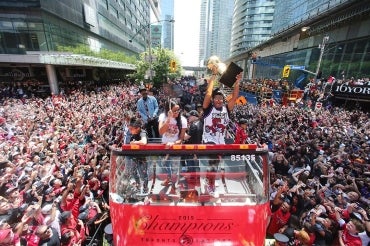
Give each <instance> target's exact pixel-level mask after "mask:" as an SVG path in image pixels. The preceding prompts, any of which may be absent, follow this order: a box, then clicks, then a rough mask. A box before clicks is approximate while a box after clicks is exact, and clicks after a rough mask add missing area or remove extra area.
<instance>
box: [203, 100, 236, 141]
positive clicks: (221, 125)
mask: <svg viewBox="0 0 370 246" xmlns="http://www.w3.org/2000/svg"><path fill="white" fill-rule="evenodd" d="M229 121H230V119H229V112H228V110H227V108H226V106H222V109H221V110H218V109H216V108H215V107H213V105H210V107H208V108H207V109H206V110H204V124H203V125H204V126H203V138H202V140H203V143H214V144H225V136H226V127H227V125H228V124H229Z"/></svg>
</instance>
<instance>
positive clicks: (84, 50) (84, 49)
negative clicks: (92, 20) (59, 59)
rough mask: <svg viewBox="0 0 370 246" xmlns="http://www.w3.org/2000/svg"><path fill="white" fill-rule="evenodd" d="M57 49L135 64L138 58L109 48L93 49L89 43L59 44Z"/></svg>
mask: <svg viewBox="0 0 370 246" xmlns="http://www.w3.org/2000/svg"><path fill="white" fill-rule="evenodd" d="M57 51H60V52H70V53H73V54H81V55H86V56H92V57H98V58H102V59H106V60H112V61H118V62H124V63H129V64H135V63H136V61H137V58H136V57H135V56H127V55H126V54H124V53H123V52H118V51H116V52H115V51H112V50H107V49H101V50H100V51H99V52H95V51H92V50H91V49H90V48H89V47H88V46H87V45H78V46H74V47H72V46H58V47H57Z"/></svg>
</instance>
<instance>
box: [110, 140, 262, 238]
mask: <svg viewBox="0 0 370 246" xmlns="http://www.w3.org/2000/svg"><path fill="white" fill-rule="evenodd" d="M268 182H269V175H268V166H267V152H266V151H265V150H258V149H257V148H256V145H234V144H232V145H174V146H172V147H170V148H167V147H166V146H165V145H163V144H147V145H124V146H123V147H122V149H120V150H113V151H112V156H111V176H110V204H111V213H112V214H111V217H112V224H113V230H114V232H115V233H114V237H115V242H116V243H117V245H131V244H133V243H135V245H217V243H219V242H223V243H227V244H222V245H263V242H264V236H265V232H266V226H267V225H266V223H267V222H266V223H263V222H264V221H266V220H267V216H268V202H269V198H268V194H269V192H268ZM208 227H209V228H208ZM207 228H208V229H210V231H209V230H208V229H207ZM251 228H253V230H256V231H254V232H253V234H251V233H249V232H248V230H249V231H250V230H251ZM122 240H124V242H125V243H122ZM189 240H190V241H191V242H192V244H185V243H184V242H187V243H189ZM202 240H203V241H202ZM204 240H205V241H204ZM201 242H204V244H203V243H201ZM246 242H250V243H253V244H246Z"/></svg>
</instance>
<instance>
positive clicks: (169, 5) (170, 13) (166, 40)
mask: <svg viewBox="0 0 370 246" xmlns="http://www.w3.org/2000/svg"><path fill="white" fill-rule="evenodd" d="M160 11H161V20H166V21H163V22H162V44H163V45H162V47H163V48H166V49H170V50H173V48H174V36H173V35H174V29H173V28H174V26H173V25H174V22H173V21H169V20H174V19H175V18H174V11H175V10H174V0H161V2H160Z"/></svg>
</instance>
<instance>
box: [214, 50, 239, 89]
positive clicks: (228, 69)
mask: <svg viewBox="0 0 370 246" xmlns="http://www.w3.org/2000/svg"><path fill="white" fill-rule="evenodd" d="M207 68H208V69H210V70H211V71H212V74H213V75H217V76H218V77H219V79H218V81H219V82H220V83H222V84H224V85H226V86H227V87H230V88H231V87H233V85H234V83H235V82H236V76H237V75H238V74H239V73H241V72H242V71H243V69H242V68H241V67H239V66H238V65H236V64H235V63H234V62H231V63H230V64H229V65H228V66H226V64H225V63H222V62H221V61H220V59H219V58H218V57H217V56H211V57H210V58H209V59H208V63H207Z"/></svg>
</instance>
